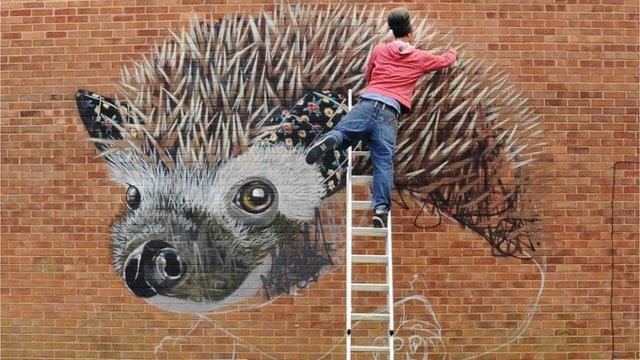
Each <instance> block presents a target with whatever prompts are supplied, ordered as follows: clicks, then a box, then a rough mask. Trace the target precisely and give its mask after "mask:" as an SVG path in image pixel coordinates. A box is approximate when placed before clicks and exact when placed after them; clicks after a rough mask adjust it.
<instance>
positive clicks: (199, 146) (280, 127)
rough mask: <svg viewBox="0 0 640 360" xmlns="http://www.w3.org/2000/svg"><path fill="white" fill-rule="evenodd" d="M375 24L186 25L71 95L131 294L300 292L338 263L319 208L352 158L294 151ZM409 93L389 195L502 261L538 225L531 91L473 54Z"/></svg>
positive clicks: (358, 74) (357, 65)
mask: <svg viewBox="0 0 640 360" xmlns="http://www.w3.org/2000/svg"><path fill="white" fill-rule="evenodd" d="M384 19H385V18H384V12H383V11H380V12H379V13H378V12H373V11H370V10H366V9H364V8H361V7H357V6H348V5H340V6H336V7H328V8H320V7H318V6H309V5H297V6H294V5H281V6H279V7H277V8H276V9H275V10H274V11H273V12H264V11H263V12H261V13H260V14H259V16H258V17H257V18H253V17H249V16H243V17H232V16H226V17H225V18H224V19H222V20H217V21H213V20H212V21H202V22H201V21H195V20H194V21H192V23H191V25H190V26H189V27H188V28H187V29H186V30H183V31H182V32H181V33H174V32H171V35H172V36H171V37H170V38H169V39H167V40H166V41H165V42H164V43H163V44H161V45H159V46H157V47H156V49H155V51H154V52H153V54H152V56H151V57H150V58H148V57H146V56H143V58H142V60H140V61H138V62H137V63H135V65H134V66H133V67H132V68H125V69H124V70H123V71H122V80H121V83H120V88H119V91H118V93H117V95H116V96H114V97H113V98H108V97H103V96H101V95H98V94H96V93H93V92H90V91H84V90H80V91H78V93H77V105H78V109H79V112H80V115H81V117H82V121H83V123H84V125H85V127H86V129H87V130H88V132H89V134H90V136H91V139H92V140H93V141H94V142H95V144H96V146H97V147H98V149H99V150H100V151H101V156H102V157H103V158H104V159H105V160H106V162H107V165H108V168H109V171H110V174H111V179H112V180H113V181H115V182H117V183H119V184H121V185H122V186H123V189H124V193H125V203H126V210H124V212H123V213H122V214H121V215H120V216H119V217H118V218H117V219H116V220H115V221H114V222H113V224H112V226H111V229H110V233H111V243H112V255H113V263H114V267H115V270H116V272H117V273H118V274H119V275H120V276H121V277H122V278H123V279H124V281H125V283H126V285H127V287H128V288H129V289H130V290H131V291H132V292H133V293H134V294H135V295H137V296H140V297H143V298H145V299H146V300H147V301H149V302H150V303H152V304H155V305H156V306H159V307H161V308H164V309H167V310H171V311H180V312H204V311H211V310H215V309H219V308H220V307H223V306H226V305H229V304H234V303H238V302H241V301H243V300H244V299H246V298H248V297H251V296H254V295H255V294H256V293H258V292H259V291H260V289H264V290H265V294H266V296H273V295H275V294H279V293H283V292H287V291H290V290H291V288H292V287H295V286H300V285H301V286H304V285H305V284H306V283H308V282H309V281H312V280H315V279H317V276H318V274H319V273H320V272H322V271H324V270H326V269H328V268H329V267H330V265H331V264H333V261H334V260H335V259H334V258H335V256H336V247H335V244H332V243H331V242H330V241H327V240H326V239H325V238H324V237H323V232H322V223H323V221H325V222H326V220H327V219H326V216H324V217H323V213H322V211H320V209H321V208H322V206H323V200H324V199H326V198H327V197H330V196H331V195H333V194H335V193H336V192H338V191H340V189H341V187H342V186H343V185H344V184H343V182H344V178H343V177H342V172H343V166H344V164H345V153H344V152H341V151H336V152H335V153H333V154H327V155H326V156H325V158H324V159H323V160H322V161H321V163H320V164H316V165H307V164H306V163H305V161H304V151H305V148H306V147H307V146H309V145H310V144H311V142H312V141H313V140H314V139H315V138H316V137H317V136H319V135H321V134H322V133H324V132H326V131H328V130H329V129H331V128H332V127H333V126H335V124H337V123H338V122H339V121H340V119H341V118H342V116H343V115H344V113H345V112H346V111H347V106H346V95H347V92H348V90H349V89H353V90H354V92H356V93H357V91H358V90H360V89H362V88H363V85H364V77H363V70H364V67H365V65H366V63H367V61H368V55H369V54H370V51H371V49H372V48H373V46H374V45H375V44H376V43H378V42H381V41H384V39H385V36H386V35H385V34H386V32H387V27H386V24H385V22H384ZM356 30H357V31H356ZM414 37H415V38H414V42H415V45H416V47H419V48H424V49H431V50H434V49H435V50H437V49H440V48H444V47H448V46H450V43H451V40H450V38H449V36H446V35H445V36H441V35H438V34H437V32H436V31H435V30H433V29H431V28H430V27H428V26H427V25H426V21H424V20H423V21H422V22H419V24H418V26H416V27H415V29H414ZM462 55H463V56H462V58H463V59H464V54H462ZM414 99H415V101H414V103H415V105H414V111H413V113H412V114H410V115H409V116H405V117H403V118H401V120H400V124H399V132H398V146H397V152H396V173H395V186H396V190H397V191H398V193H399V194H400V195H401V196H402V197H404V196H408V197H410V198H412V199H413V200H415V201H417V202H419V203H420V204H422V205H423V208H425V207H431V208H432V209H433V210H434V211H435V212H437V213H438V214H440V215H443V216H446V217H448V218H450V219H453V220H454V221H457V222H458V223H459V224H461V225H462V226H465V227H467V228H469V229H470V230H472V231H474V232H476V233H477V234H479V235H480V236H482V237H483V238H484V239H486V240H487V241H488V242H489V244H490V245H491V247H492V249H493V251H494V253H495V254H496V255H510V256H524V254H526V252H524V251H523V250H526V251H528V250H532V249H533V243H534V242H533V239H532V236H533V235H534V233H535V230H536V226H537V222H538V218H537V217H536V216H535V214H534V213H532V211H531V209H532V206H531V205H530V204H529V201H528V200H527V198H526V190H527V184H528V181H529V176H528V175H527V173H526V170H527V168H528V167H529V166H528V164H529V163H531V162H532V161H533V155H534V154H535V153H536V152H537V151H538V148H539V146H540V144H538V143H536V141H535V140H534V139H535V138H536V137H537V135H538V134H539V132H538V130H537V128H536V117H535V116H534V114H533V112H532V110H531V109H530V108H529V107H527V106H526V105H525V100H524V99H521V97H520V95H519V94H518V93H517V92H516V91H514V90H513V89H512V87H511V86H510V85H508V84H507V77H506V76H504V75H502V74H492V72H491V66H487V65H485V63H484V62H483V61H481V60H477V59H467V60H466V61H464V62H462V63H461V64H460V65H459V66H458V67H456V68H454V69H450V70H447V71H445V72H438V73H435V74H433V75H431V76H427V77H425V78H423V79H422V80H421V81H420V82H419V84H418V86H417V90H416V93H415V96H414ZM364 146H366V144H364ZM356 170H357V171H359V172H366V171H368V169H367V164H359V165H358V167H357V169H356ZM294 265H299V266H294ZM283 279H284V280H283Z"/></svg>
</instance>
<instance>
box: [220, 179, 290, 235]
mask: <svg viewBox="0 0 640 360" xmlns="http://www.w3.org/2000/svg"><path fill="white" fill-rule="evenodd" d="M225 201H227V204H229V205H228V206H227V211H228V215H230V216H231V217H232V218H235V219H236V220H237V221H239V222H241V223H243V224H244V225H250V226H267V225H269V224H271V222H273V220H274V219H275V218H276V216H278V191H277V188H276V186H275V185H274V184H273V183H272V182H271V181H269V180H268V179H265V178H262V177H253V176H252V177H247V178H244V179H242V181H240V182H238V183H237V184H236V185H234V186H233V187H232V188H231V190H230V191H229V192H228V193H227V195H226V200H225Z"/></svg>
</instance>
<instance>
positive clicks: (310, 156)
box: [305, 135, 336, 165]
mask: <svg viewBox="0 0 640 360" xmlns="http://www.w3.org/2000/svg"><path fill="white" fill-rule="evenodd" d="M335 145H336V138H335V137H333V136H332V135H327V136H325V137H323V138H321V139H320V140H318V141H317V142H316V143H315V144H313V145H312V146H311V147H310V148H309V151H308V152H307V157H306V159H305V160H306V161H307V164H309V165H311V164H314V163H315V162H316V161H318V160H320V158H321V157H322V155H324V154H325V153H327V152H328V151H331V150H333V148H334V146H335Z"/></svg>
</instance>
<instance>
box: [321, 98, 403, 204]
mask: <svg viewBox="0 0 640 360" xmlns="http://www.w3.org/2000/svg"><path fill="white" fill-rule="evenodd" d="M381 104H382V103H381V102H378V101H371V100H361V101H360V102H358V103H357V104H355V105H354V106H353V108H351V111H349V112H348V113H347V115H345V117H344V118H342V120H341V121H340V122H339V123H338V125H336V127H335V128H334V129H333V130H331V131H329V132H328V133H327V135H333V136H334V137H335V138H336V148H341V145H342V146H343V147H345V148H346V147H348V146H351V145H354V146H355V144H356V143H357V142H358V141H359V140H366V141H367V143H368V144H369V151H370V152H371V162H372V163H373V189H372V190H373V191H372V192H373V196H372V199H371V200H372V203H373V209H374V210H378V209H380V210H383V211H385V212H388V211H389V209H391V190H392V189H393V158H394V154H395V152H396V134H397V128H398V114H397V113H396V112H395V111H392V110H389V109H388V108H385V107H383V106H381Z"/></svg>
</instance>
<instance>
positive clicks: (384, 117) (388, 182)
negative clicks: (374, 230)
mask: <svg viewBox="0 0 640 360" xmlns="http://www.w3.org/2000/svg"><path fill="white" fill-rule="evenodd" d="M397 127H398V120H397V116H396V114H395V113H393V112H391V111H389V110H384V109H381V110H380V112H379V113H378V116H377V117H376V119H375V124H374V125H373V126H372V130H371V134H370V138H369V150H370V152H371V161H372V162H373V194H372V203H373V211H374V216H373V225H374V226H375V227H386V226H387V214H388V212H389V210H390V208H391V190H392V189H393V158H394V155H395V151H396V133H397Z"/></svg>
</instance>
